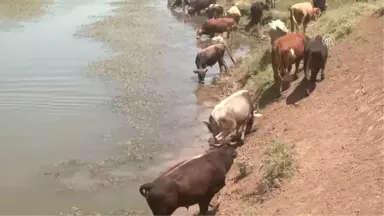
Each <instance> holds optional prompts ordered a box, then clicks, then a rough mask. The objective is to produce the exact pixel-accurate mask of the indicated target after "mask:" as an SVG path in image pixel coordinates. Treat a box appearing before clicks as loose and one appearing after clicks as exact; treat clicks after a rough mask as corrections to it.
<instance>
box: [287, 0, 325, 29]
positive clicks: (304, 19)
mask: <svg viewBox="0 0 384 216" xmlns="http://www.w3.org/2000/svg"><path fill="white" fill-rule="evenodd" d="M289 11H290V18H291V32H293V31H294V25H295V26H296V30H297V31H299V26H300V25H303V32H304V33H305V29H306V28H307V25H308V23H309V22H310V21H311V20H315V21H316V20H317V19H318V18H319V16H320V13H321V11H320V9H319V8H315V7H313V6H312V4H311V3H310V2H302V3H297V4H294V5H292V7H291V8H290V9H289Z"/></svg>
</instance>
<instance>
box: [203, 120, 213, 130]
mask: <svg viewBox="0 0 384 216" xmlns="http://www.w3.org/2000/svg"><path fill="white" fill-rule="evenodd" d="M203 124H205V126H207V128H208V130H209V132H212V130H211V125H210V124H209V123H208V122H207V121H203Z"/></svg>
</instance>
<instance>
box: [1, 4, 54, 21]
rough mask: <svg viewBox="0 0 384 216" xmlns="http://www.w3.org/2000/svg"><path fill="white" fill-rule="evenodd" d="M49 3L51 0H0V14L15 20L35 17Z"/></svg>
mask: <svg viewBox="0 0 384 216" xmlns="http://www.w3.org/2000/svg"><path fill="white" fill-rule="evenodd" d="M51 3H52V0H1V3H0V15H2V16H5V17H9V18H11V19H15V20H26V19H29V18H37V17H39V16H40V15H42V14H43V13H44V12H46V9H47V6H48V5H49V4H51Z"/></svg>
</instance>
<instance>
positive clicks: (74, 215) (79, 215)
mask: <svg viewBox="0 0 384 216" xmlns="http://www.w3.org/2000/svg"><path fill="white" fill-rule="evenodd" d="M83 215H89V216H103V215H124V216H128V215H130V216H136V215H144V212H142V211H136V210H113V211H111V212H109V213H107V214H103V213H99V212H91V213H90V212H84V211H82V210H80V209H79V208H77V207H72V208H71V209H70V210H69V211H68V212H61V213H60V216H83Z"/></svg>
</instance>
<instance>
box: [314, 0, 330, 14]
mask: <svg viewBox="0 0 384 216" xmlns="http://www.w3.org/2000/svg"><path fill="white" fill-rule="evenodd" d="M313 7H315V8H319V9H320V11H321V12H324V11H325V10H327V4H326V2H325V0H313Z"/></svg>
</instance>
